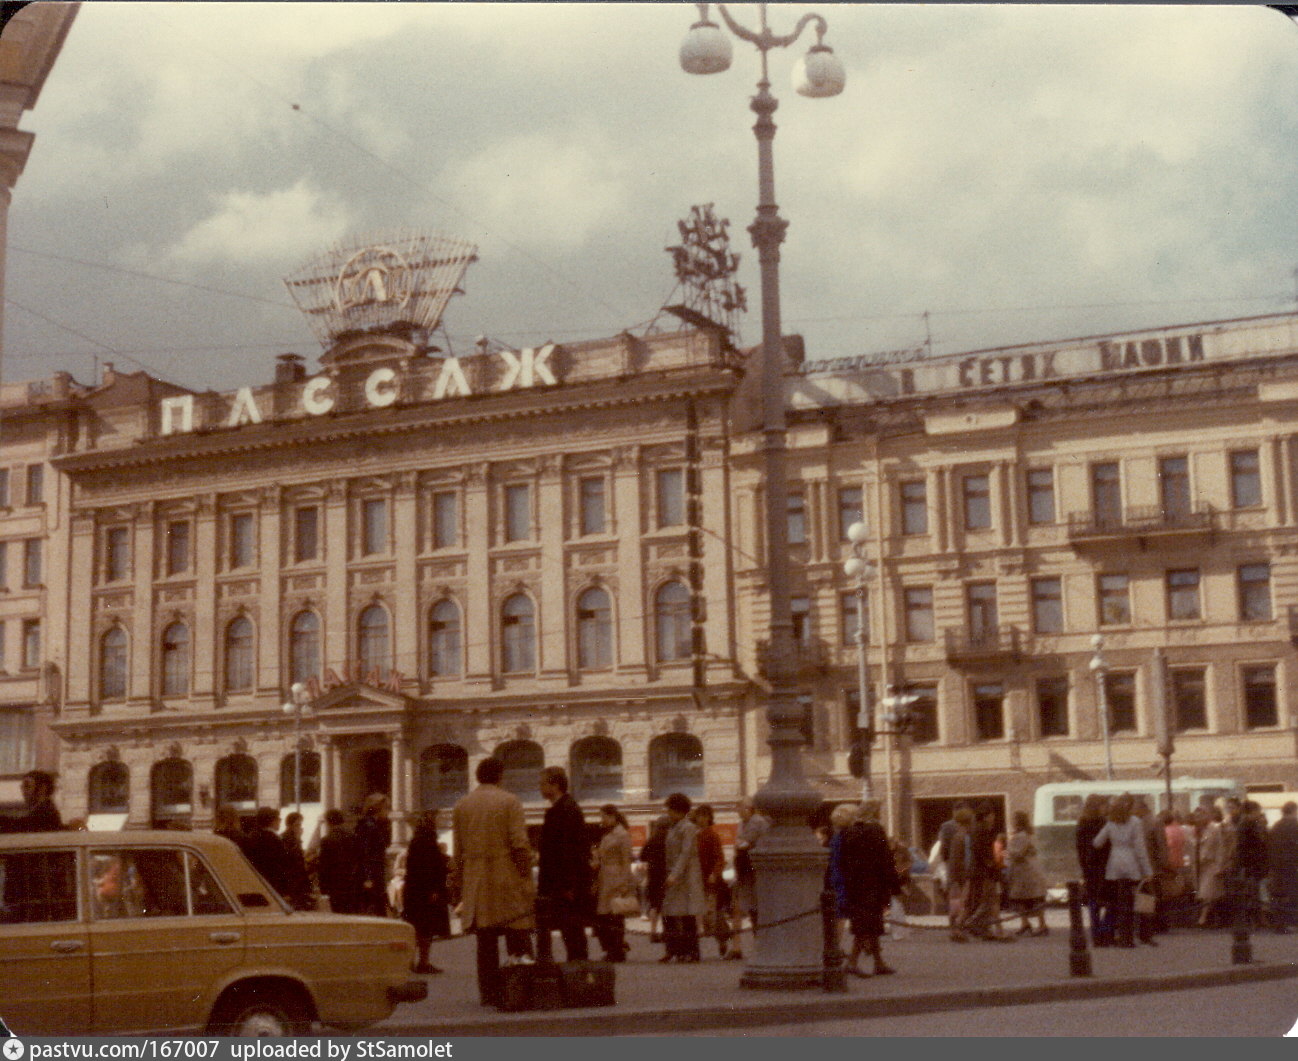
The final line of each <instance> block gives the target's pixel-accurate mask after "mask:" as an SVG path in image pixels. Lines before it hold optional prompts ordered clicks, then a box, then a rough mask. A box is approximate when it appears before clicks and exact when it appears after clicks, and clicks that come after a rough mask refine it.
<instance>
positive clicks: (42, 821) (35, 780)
mask: <svg viewBox="0 0 1298 1061" xmlns="http://www.w3.org/2000/svg"><path fill="white" fill-rule="evenodd" d="M22 794H23V803H24V804H26V810H25V812H24V813H23V814H21V815H18V816H15V817H7V818H4V817H0V833H56V832H59V831H61V830H62V829H63V819H62V817H61V816H60V815H59V809H58V808H57V807H56V806H54V775H53V774H51V773H49V772H47V771H45V770H29V771H27V773H25V774H24V775H23V779H22Z"/></svg>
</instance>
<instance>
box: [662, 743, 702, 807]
mask: <svg viewBox="0 0 1298 1061" xmlns="http://www.w3.org/2000/svg"><path fill="white" fill-rule="evenodd" d="M673 792H683V793H685V795H687V796H689V797H690V799H702V798H703V794H704V790H703V742H702V741H700V740H699V739H698V737H695V736H694V735H693V734H690V733H664V734H662V735H661V736H658V737H655V738H654V739H653V740H651V741H650V742H649V798H650V799H666V798H667V797H668V796H670V795H671V794H672V793H673Z"/></svg>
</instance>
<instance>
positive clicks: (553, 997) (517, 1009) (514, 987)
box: [496, 963, 564, 1013]
mask: <svg viewBox="0 0 1298 1061" xmlns="http://www.w3.org/2000/svg"><path fill="white" fill-rule="evenodd" d="M497 977H498V980H497V991H496V998H497V1002H496V1007H497V1008H498V1009H500V1010H502V1011H503V1012H505V1013H521V1012H524V1011H526V1010H538V1009H562V1008H563V1006H564V992H563V976H562V974H561V973H560V971H559V967H558V966H557V965H553V964H545V963H540V964H537V965H506V966H505V967H504V968H503V969H501V970H500V972H499V973H497Z"/></svg>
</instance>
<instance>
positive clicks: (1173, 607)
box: [1167, 568, 1202, 620]
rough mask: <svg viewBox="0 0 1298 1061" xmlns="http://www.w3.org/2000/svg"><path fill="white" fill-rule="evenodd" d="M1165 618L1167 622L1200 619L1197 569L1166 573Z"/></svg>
mask: <svg viewBox="0 0 1298 1061" xmlns="http://www.w3.org/2000/svg"><path fill="white" fill-rule="evenodd" d="M1167 617H1168V619H1169V620H1187V619H1199V618H1202V609H1201V607H1200V604H1199V572H1198V570H1197V569H1195V568H1186V569H1185V570H1183V571H1169V572H1168V573H1167Z"/></svg>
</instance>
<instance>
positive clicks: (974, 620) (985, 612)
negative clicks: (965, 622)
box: [965, 582, 1000, 644]
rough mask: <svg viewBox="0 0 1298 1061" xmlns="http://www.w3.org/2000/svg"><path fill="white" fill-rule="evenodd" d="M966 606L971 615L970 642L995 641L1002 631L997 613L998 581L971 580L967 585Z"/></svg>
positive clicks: (983, 642) (986, 642)
mask: <svg viewBox="0 0 1298 1061" xmlns="http://www.w3.org/2000/svg"><path fill="white" fill-rule="evenodd" d="M965 608H966V611H967V612H968V615H969V640H970V642H972V643H973V644H988V643H995V641H996V639H997V637H998V635H999V633H1000V620H999V618H998V617H997V614H996V583H995V582H971V583H970V584H969V585H968V586H966V587H965Z"/></svg>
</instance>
